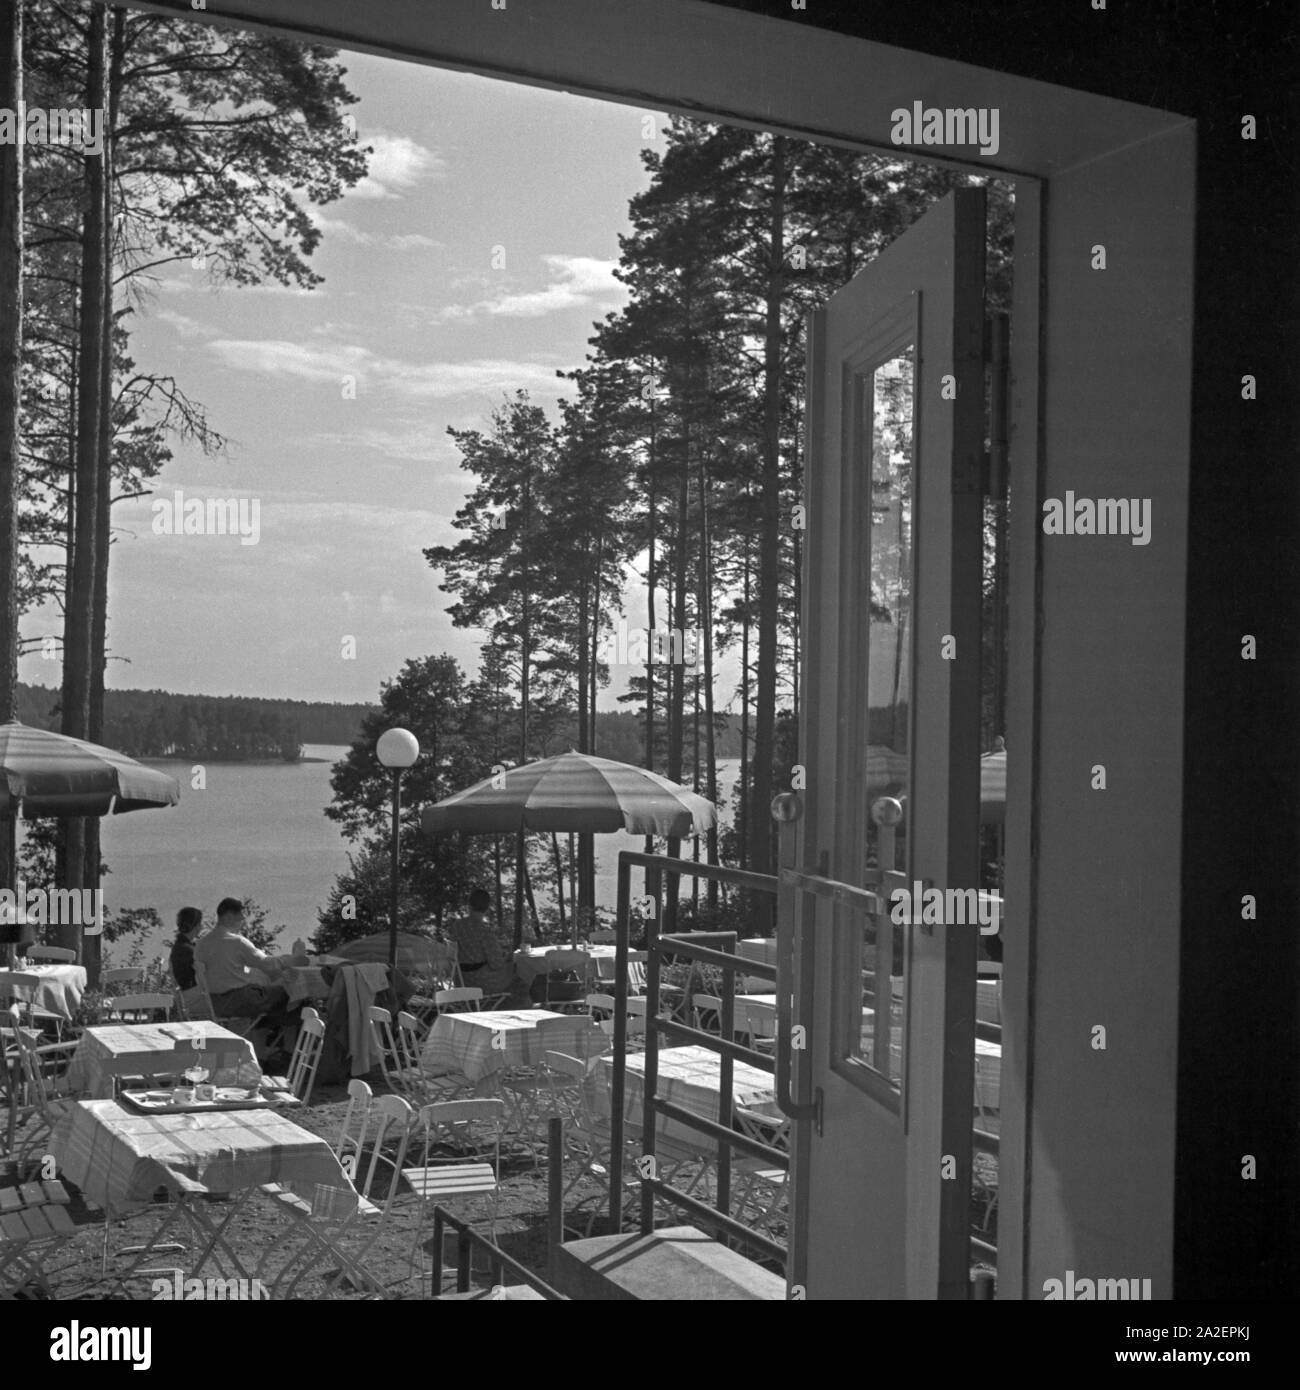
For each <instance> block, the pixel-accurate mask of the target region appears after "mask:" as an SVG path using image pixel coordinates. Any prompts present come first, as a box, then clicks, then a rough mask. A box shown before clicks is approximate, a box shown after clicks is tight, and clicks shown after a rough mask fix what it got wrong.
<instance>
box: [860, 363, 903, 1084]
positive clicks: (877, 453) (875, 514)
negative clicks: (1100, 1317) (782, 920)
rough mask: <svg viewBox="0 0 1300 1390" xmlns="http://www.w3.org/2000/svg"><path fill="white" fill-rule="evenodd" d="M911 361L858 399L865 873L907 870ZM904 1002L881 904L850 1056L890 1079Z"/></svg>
mask: <svg viewBox="0 0 1300 1390" xmlns="http://www.w3.org/2000/svg"><path fill="white" fill-rule="evenodd" d="M914 360H915V358H914V351H913V349H912V348H911V347H908V348H906V349H905V350H904V351H902V352H901V353H899V354H898V355H897V356H895V357H893V358H891V359H890V360H889V361H887V362H884V363H882V364H881V365H880V366H879V367H877V368H876V370H875V372H874V373H873V374H872V380H871V389H870V392H869V393H865V394H867V396H868V399H867V400H865V401H864V403H863V404H864V407H865V408H867V409H869V410H870V412H871V419H870V431H871V433H870V439H871V576H870V583H871V595H870V603H869V605H867V607H868V608H869V612H870V615H871V617H870V624H871V626H870V634H869V645H868V653H869V656H868V668H867V699H866V706H867V709H866V718H867V771H866V786H865V788H864V791H865V794H866V796H867V799H868V808H869V809H870V811H871V814H870V816H869V817H868V829H867V846H866V865H865V867H866V868H867V870H868V871H870V878H869V880H868V881H871V879H873V878H874V877H875V871H882V872H885V873H888V872H890V871H895V870H896V871H898V872H899V873H900V874H905V872H906V869H907V825H908V815H909V805H908V795H907V793H908V782H909V769H910V762H911V754H910V748H909V742H908V722H909V719H908V716H909V710H910V704H911V674H912V673H911V651H912V465H913V460H912V402H913V389H912V388H913V380H912V374H913V365H914ZM864 423H865V422H864ZM864 434H865V431H864ZM864 442H865V440H864ZM888 889H889V884H888V883H887V882H886V883H884V884H882V890H883V891H884V892H885V893H886V894H887V893H888ZM902 1009H903V941H902V928H901V927H896V926H894V924H893V923H892V922H891V921H890V920H889V916H888V911H887V910H886V912H885V913H884V914H883V915H882V916H881V917H879V918H875V919H870V918H869V919H867V924H866V939H865V941H864V942H863V954H862V1026H861V1034H860V1051H859V1052H858V1056H859V1057H861V1059H862V1060H863V1061H865V1062H867V1063H868V1064H869V1065H870V1066H872V1067H873V1068H874V1069H875V1070H876V1071H878V1072H880V1073H881V1074H882V1075H884V1076H886V1077H888V1078H889V1080H890V1081H891V1082H892V1083H893V1084H894V1085H898V1084H899V1083H900V1078H901V1076H902V1037H903V1030H902V1022H903V1019H902ZM886 1018H887V1019H888V1025H887V1026H885V1024H884V1020H885V1019H886Z"/></svg>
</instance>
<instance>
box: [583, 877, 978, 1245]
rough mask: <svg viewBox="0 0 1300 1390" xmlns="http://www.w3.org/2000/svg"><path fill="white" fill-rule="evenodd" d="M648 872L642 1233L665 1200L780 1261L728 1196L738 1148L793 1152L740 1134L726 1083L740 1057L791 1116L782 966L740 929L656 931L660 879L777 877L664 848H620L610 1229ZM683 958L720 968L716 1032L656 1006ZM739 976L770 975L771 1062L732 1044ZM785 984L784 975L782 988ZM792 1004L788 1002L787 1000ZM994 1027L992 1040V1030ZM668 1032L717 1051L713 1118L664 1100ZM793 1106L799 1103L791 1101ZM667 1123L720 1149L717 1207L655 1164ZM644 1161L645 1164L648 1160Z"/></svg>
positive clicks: (838, 889)
mask: <svg viewBox="0 0 1300 1390" xmlns="http://www.w3.org/2000/svg"><path fill="white" fill-rule="evenodd" d="M634 867H636V868H642V869H644V870H645V887H646V897H647V898H648V899H650V900H651V901H652V910H651V912H650V914H649V917H648V920H647V924H646V948H647V962H646V964H647V971H646V975H647V994H646V1051H645V1064H644V1066H645V1069H644V1074H643V1078H642V1097H641V1101H642V1105H641V1112H642V1122H641V1144H642V1153H641V1156H640V1157H641V1162H640V1163H639V1164H638V1166H637V1173H638V1178H639V1179H640V1184H641V1209H640V1226H641V1231H642V1233H643V1234H649V1233H650V1232H651V1231H652V1230H653V1228H654V1205H655V1201H656V1200H661V1201H663V1202H665V1203H667V1204H669V1205H671V1206H674V1207H676V1208H678V1209H680V1210H681V1211H683V1212H685V1213H687V1214H689V1215H690V1216H693V1217H694V1218H695V1219H696V1220H697V1221H698V1222H699V1223H700V1224H701V1225H704V1226H712V1227H715V1228H718V1229H720V1230H722V1231H724V1232H725V1233H726V1234H727V1235H729V1236H731V1237H733V1238H734V1239H735V1240H737V1241H739V1242H741V1243H743V1244H746V1245H748V1246H750V1247H751V1248H753V1249H756V1250H758V1251H760V1252H761V1253H762V1254H763V1255H765V1256H767V1257H768V1258H769V1259H772V1260H775V1261H777V1262H779V1263H781V1264H782V1265H784V1264H785V1262H786V1260H787V1257H788V1253H789V1252H788V1249H787V1247H786V1246H784V1245H782V1244H781V1243H779V1242H778V1241H775V1240H773V1239H771V1238H770V1237H768V1236H766V1235H763V1234H762V1233H760V1232H757V1231H754V1230H751V1229H750V1228H749V1227H748V1226H746V1225H744V1224H743V1223H742V1222H740V1221H738V1220H736V1219H735V1218H734V1217H732V1216H731V1214H730V1202H731V1176H732V1174H731V1159H732V1154H733V1152H735V1151H740V1152H742V1153H747V1154H749V1155H751V1156H753V1157H756V1158H759V1159H761V1160H762V1161H763V1162H764V1163H766V1164H767V1165H768V1166H770V1167H772V1168H779V1169H782V1170H784V1171H787V1172H788V1171H789V1166H790V1155H789V1153H788V1152H787V1151H785V1150H781V1149H776V1148H773V1147H771V1146H770V1145H766V1144H762V1143H760V1142H758V1141H757V1140H754V1139H751V1138H750V1137H749V1136H748V1135H744V1134H741V1133H740V1132H739V1131H737V1130H736V1129H734V1128H733V1119H734V1116H733V1113H732V1111H733V1104H732V1080H733V1075H734V1072H733V1068H734V1065H735V1063H736V1062H737V1061H741V1062H744V1063H746V1064H748V1065H750V1066H753V1067H755V1068H757V1069H759V1070H762V1071H765V1072H767V1073H768V1074H770V1075H773V1076H774V1080H775V1082H776V1089H777V1090H778V1091H779V1092H780V1093H781V1096H782V1098H783V1103H782V1109H783V1110H784V1111H786V1112H787V1113H789V1111H790V1108H791V1107H790V1106H789V1105H788V1104H787V1103H786V1102H787V1101H788V1098H789V1097H790V1069H791V1065H792V1061H791V1055H790V1036H789V1034H790V1029H789V1019H788V1013H789V1010H788V1007H786V1008H782V1007H781V1003H782V997H783V992H782V990H781V988H780V987H779V986H778V983H777V981H778V971H777V967H776V966H775V965H771V964H768V963H767V962H763V961H756V960H752V959H750V958H748V957H743V958H742V957H738V956H737V954H736V940H737V934H736V933H735V932H691V933H676V932H674V933H670V934H664V933H661V932H660V930H659V924H660V922H661V921H662V920H663V916H662V906H663V885H664V878H665V876H669V877H671V878H672V879H674V880H676V879H679V878H681V877H695V878H703V879H705V880H709V879H713V880H716V881H717V882H720V883H729V884H732V885H733V886H735V887H738V888H742V889H748V890H751V891H756V892H765V893H772V894H776V893H777V892H778V890H779V885H780V880H779V879H778V877H777V876H776V875H770V874H758V873H753V872H751V871H749V870H745V869H732V868H726V867H724V866H721V865H715V864H702V863H698V862H696V861H693V860H687V859H678V858H671V857H669V856H666V855H656V854H645V853H640V852H637V851H631V850H625V851H623V852H621V853H620V854H619V857H618V923H619V932H618V940H617V944H616V948H615V949H616V965H615V1010H614V1058H615V1062H614V1067H613V1074H612V1077H611V1080H610V1165H609V1221H610V1229H611V1230H612V1231H614V1232H616V1233H617V1232H619V1231H621V1230H622V1229H623V1183H624V1166H623V1153H624V1141H625V1134H626V1122H627V1118H626V1100H627V1088H626V1073H625V1068H626V1060H627V1055H628V1054H627V1018H628V1011H627V1001H628V959H629V953H630V936H631V908H632V869H633V868H634ZM801 877H802V878H805V879H807V880H808V881H807V882H805V883H801V885H800V886H801V887H803V888H804V889H805V890H806V891H813V892H814V893H818V892H825V893H827V894H832V895H834V896H835V897H836V898H837V900H839V899H840V898H841V897H844V896H845V895H848V896H851V898H852V904H851V905H852V906H855V907H861V906H862V903H863V901H864V900H866V899H868V898H872V899H874V895H873V894H872V893H871V890H868V889H856V888H853V887H851V886H850V885H846V884H839V883H833V882H831V881H830V880H825V881H822V880H820V879H817V878H816V876H808V875H802V876H801ZM669 955H671V956H674V957H678V958H681V957H684V958H686V959H687V960H689V961H691V962H693V963H698V964H701V965H712V966H714V967H716V968H718V969H720V970H721V971H722V978H723V986H722V989H721V991H720V993H719V997H720V998H721V1000H722V1015H721V1018H720V1020H719V1024H720V1030H721V1031H720V1034H714V1033H708V1032H705V1031H703V1030H702V1029H699V1028H695V1027H692V1026H689V1025H688V1024H686V1023H683V1022H680V1021H678V1020H677V1019H674V1018H671V1017H667V1016H665V1015H664V1013H663V1011H662V1009H661V993H662V991H661V970H662V965H663V961H664V958H665V957H666V956H669ZM737 973H740V974H743V975H746V976H751V977H755V978H760V979H764V980H771V981H772V984H773V989H774V990H775V991H776V993H777V1000H778V1027H777V1056H776V1058H775V1059H774V1058H773V1057H772V1056H770V1055H769V1054H766V1053H762V1052H759V1051H757V1050H756V1049H754V1048H751V1047H746V1046H744V1045H743V1044H741V1043H737V1042H735V1041H734V1040H733V1039H734V1024H735V982H736V975H737ZM690 978H691V977H690V976H688V990H687V997H686V999H685V1000H684V1003H685V1005H686V1008H687V1010H688V1011H689V1008H690V1003H691V1001H690V997H689V979H690ZM788 986H789V982H788V981H787V989H788ZM785 1002H786V1004H787V1005H788V1000H787V1001H785ZM977 1030H978V1034H979V1035H980V1036H983V1037H988V1038H989V1039H990V1040H993V1041H998V1042H1000V1041H1001V1033H1002V1030H1001V1029H1000V1028H999V1027H997V1026H996V1025H992V1024H979V1025H977ZM994 1034H996V1037H994ZM661 1038H663V1039H666V1040H667V1041H668V1043H669V1044H670V1045H673V1044H677V1045H688V1044H694V1045H696V1046H700V1047H705V1048H708V1049H709V1050H710V1051H712V1052H715V1053H717V1054H718V1057H719V1070H720V1077H719V1088H718V1090H719V1095H718V1114H717V1118H716V1120H710V1119H708V1118H706V1117H705V1116H702V1115H699V1114H696V1113H695V1112H693V1111H689V1110H686V1109H684V1108H683V1107H681V1106H679V1105H676V1104H674V1103H673V1102H671V1101H668V1100H665V1099H663V1098H662V1097H660V1096H659V1095H657V1094H656V1092H657V1083H658V1079H659V1070H658V1062H659V1044H660V1039H661ZM793 1108H794V1109H796V1110H799V1109H802V1108H803V1107H799V1106H795V1107H793ZM661 1120H669V1121H673V1122H674V1123H676V1124H678V1125H681V1126H684V1127H687V1128H689V1129H693V1130H695V1131H696V1132H698V1133H699V1134H701V1135H704V1136H707V1137H708V1138H709V1139H711V1140H713V1141H714V1143H715V1144H716V1146H717V1164H718V1180H717V1193H716V1199H715V1204H714V1205H713V1206H710V1205H708V1204H707V1203H705V1202H702V1201H700V1200H699V1199H698V1198H695V1197H693V1196H691V1195H690V1194H689V1193H686V1192H681V1191H679V1190H677V1189H676V1188H674V1187H673V1186H672V1185H671V1184H669V1183H667V1182H665V1181H664V1180H663V1179H661V1178H660V1177H659V1176H658V1166H657V1164H656V1163H655V1161H654V1160H655V1157H656V1152H655V1150H656V1139H657V1134H658V1130H659V1121H661ZM972 1146H973V1148H974V1149H976V1150H977V1151H980V1152H983V1153H987V1154H991V1155H993V1156H997V1155H998V1153H999V1143H998V1136H997V1135H995V1134H992V1133H990V1132H988V1131H987V1130H982V1129H980V1128H978V1127H977V1126H975V1125H974V1124H973V1125H972ZM647 1159H648V1160H650V1161H649V1163H646V1162H645V1160H647ZM970 1242H971V1253H972V1254H973V1255H977V1256H979V1257H980V1258H982V1259H994V1260H995V1259H996V1257H997V1250H996V1247H995V1246H993V1245H991V1244H990V1243H989V1242H987V1241H985V1240H982V1239H980V1238H979V1237H978V1236H976V1235H975V1234H974V1233H973V1232H972V1233H971V1236H970Z"/></svg>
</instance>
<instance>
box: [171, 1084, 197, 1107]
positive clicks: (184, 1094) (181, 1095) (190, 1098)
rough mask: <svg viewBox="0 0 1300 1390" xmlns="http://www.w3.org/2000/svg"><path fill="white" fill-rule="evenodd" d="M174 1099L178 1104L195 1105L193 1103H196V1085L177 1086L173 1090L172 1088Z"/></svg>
mask: <svg viewBox="0 0 1300 1390" xmlns="http://www.w3.org/2000/svg"><path fill="white" fill-rule="evenodd" d="M172 1099H173V1100H174V1101H175V1102H176V1104H177V1105H193V1104H194V1087H193V1086H176V1087H174V1088H173V1090H172Z"/></svg>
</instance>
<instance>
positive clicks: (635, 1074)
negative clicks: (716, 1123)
mask: <svg viewBox="0 0 1300 1390" xmlns="http://www.w3.org/2000/svg"><path fill="white" fill-rule="evenodd" d="M721 1063H722V1059H721V1057H719V1056H718V1054H717V1053H716V1052H713V1051H712V1050H711V1049H709V1048H707V1047H666V1048H664V1049H663V1050H662V1051H661V1052H660V1053H659V1080H658V1084H657V1086H656V1088H655V1092H656V1094H657V1095H658V1096H659V1098H660V1099H661V1100H667V1101H671V1102H672V1103H673V1104H674V1105H680V1106H681V1107H682V1109H683V1110H689V1111H691V1113H692V1114H695V1115H700V1116H702V1117H703V1118H704V1119H706V1120H716V1119H717V1118H718V1095H719V1092H720V1091H721V1089H722V1085H721V1079H722V1072H721ZM613 1074H614V1059H613V1057H602V1058H601V1059H600V1066H599V1067H598V1068H597V1076H598V1078H599V1083H598V1090H597V1096H596V1100H597V1105H598V1107H599V1111H600V1113H601V1114H602V1115H605V1116H608V1115H609V1114H610V1091H609V1085H610V1079H611V1078H612V1076H613ZM644 1083H645V1055H644V1054H643V1053H638V1054H636V1055H634V1056H629V1057H628V1059H627V1074H626V1079H625V1082H624V1090H623V1119H624V1120H625V1121H626V1122H627V1123H628V1124H633V1125H639V1124H640V1123H641V1121H642V1118H643V1113H644V1112H643V1111H642V1108H641V1107H642V1103H643V1102H642V1097H643V1096H644V1094H645V1084H644ZM731 1100H732V1104H733V1106H734V1105H743V1106H744V1107H745V1109H746V1110H758V1111H761V1112H762V1113H763V1114H764V1115H774V1116H780V1114H781V1109H780V1107H779V1106H778V1105H777V1103H776V1079H775V1077H773V1076H770V1075H769V1074H768V1073H767V1072H765V1071H760V1070H759V1069H758V1068H757V1067H751V1066H750V1065H749V1064H748V1063H747V1062H734V1063H733V1064H732V1076H731ZM660 1132H661V1133H664V1134H667V1135H670V1136H671V1137H673V1138H676V1139H681V1140H683V1141H686V1142H689V1143H692V1144H695V1145H697V1146H698V1145H703V1146H704V1147H706V1148H708V1147H711V1146H712V1143H713V1141H712V1140H710V1139H708V1138H707V1137H706V1136H704V1135H701V1134H700V1133H699V1131H698V1130H692V1129H688V1128H686V1127H685V1126H681V1125H676V1124H674V1123H673V1122H672V1121H670V1120H663V1121H661V1122H660Z"/></svg>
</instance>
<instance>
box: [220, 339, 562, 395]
mask: <svg viewBox="0 0 1300 1390" xmlns="http://www.w3.org/2000/svg"><path fill="white" fill-rule="evenodd" d="M208 347H209V349H210V350H211V351H212V352H213V353H214V354H215V355H216V356H217V357H219V358H220V359H221V361H223V362H224V363H225V364H226V365H227V366H230V367H234V368H237V369H239V370H242V371H248V372H256V373H257V374H258V375H259V376H279V377H296V378H298V379H300V380H304V381H329V382H338V381H339V380H340V379H341V378H342V377H345V376H353V377H356V378H357V384H358V390H370V391H376V392H377V391H382V390H387V391H390V392H392V393H393V394H395V395H397V396H401V397H405V398H407V399H410V400H448V399H452V398H454V397H456V396H464V395H470V394H482V393H484V392H489V393H492V394H500V393H501V392H503V391H506V392H513V391H515V390H520V389H522V390H526V391H533V392H537V393H539V394H542V395H555V394H558V388H559V386H560V382H559V380H558V379H557V378H556V375H555V369H556V367H558V366H562V365H563V363H562V362H560V361H559V360H558V359H557V360H556V361H554V362H552V363H545V362H537V361H533V362H526V361H516V360H513V359H510V358H494V357H478V358H470V359H468V360H465V361H460V362H403V361H400V360H398V359H396V358H390V357H381V356H379V355H378V354H377V353H373V352H371V351H370V349H369V348H365V347H360V346H357V345H356V344H336V345H333V346H328V347H327V346H323V345H321V346H318V345H315V344H309V343H294V342H288V341H287V340H285V339H283V338H265V339H237V338H217V339H214V340H213V341H212V342H210V343H209V344H208Z"/></svg>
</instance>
